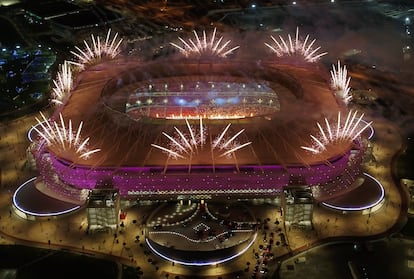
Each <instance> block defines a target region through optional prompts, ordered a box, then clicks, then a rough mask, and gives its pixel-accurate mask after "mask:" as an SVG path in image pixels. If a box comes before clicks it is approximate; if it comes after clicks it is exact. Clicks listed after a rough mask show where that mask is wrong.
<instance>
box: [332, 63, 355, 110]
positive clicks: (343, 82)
mask: <svg viewBox="0 0 414 279" xmlns="http://www.w3.org/2000/svg"><path fill="white" fill-rule="evenodd" d="M350 81H351V77H348V71H347V69H346V66H345V65H344V66H342V67H341V63H340V62H339V61H338V68H335V65H332V70H331V87H332V89H333V90H334V91H335V95H336V96H337V97H339V98H340V99H342V100H343V101H344V103H345V104H346V103H348V102H349V101H350V100H351V99H352V96H351V95H349V91H350V87H349V83H350Z"/></svg>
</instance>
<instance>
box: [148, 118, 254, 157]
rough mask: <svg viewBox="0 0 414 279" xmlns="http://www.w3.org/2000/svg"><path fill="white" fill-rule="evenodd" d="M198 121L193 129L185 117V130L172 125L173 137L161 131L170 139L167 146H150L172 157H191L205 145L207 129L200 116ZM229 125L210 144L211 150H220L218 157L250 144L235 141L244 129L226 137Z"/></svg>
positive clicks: (229, 154)
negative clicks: (174, 132)
mask: <svg viewBox="0 0 414 279" xmlns="http://www.w3.org/2000/svg"><path fill="white" fill-rule="evenodd" d="M199 121H200V125H199V129H198V131H197V130H196V129H195V127H192V126H191V125H190V124H189V122H188V120H187V119H185V122H186V126H187V132H183V131H181V130H180V129H178V128H177V127H174V129H175V131H176V135H175V137H174V136H171V135H169V134H167V133H165V132H162V134H163V135H164V136H165V137H166V138H168V139H169V141H170V143H169V145H168V147H163V146H160V145H158V144H151V146H152V147H155V148H157V149H160V150H161V151H163V152H165V153H167V154H168V156H170V157H172V158H174V159H177V158H182V159H188V158H191V157H193V156H194V155H195V154H196V153H197V152H198V150H201V149H202V148H203V146H204V145H205V139H206V131H207V129H206V128H205V127H204V126H203V122H202V118H200V120H199ZM230 125H231V124H228V125H227V126H226V128H224V130H223V131H222V132H221V133H220V134H219V136H218V137H217V138H216V139H214V140H213V142H212V144H211V150H212V151H213V150H214V149H217V150H220V151H221V152H222V153H221V154H220V155H219V157H222V156H231V154H233V153H234V152H235V151H237V150H239V149H241V148H243V147H246V146H248V145H250V144H251V142H246V143H243V144H240V143H238V142H237V141H236V139H237V138H238V136H239V135H240V134H241V133H243V132H244V129H242V130H240V131H239V132H237V133H236V134H235V135H233V136H232V137H230V138H227V137H226V134H227V131H228V130H229V128H230Z"/></svg>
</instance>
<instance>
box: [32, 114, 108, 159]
mask: <svg viewBox="0 0 414 279" xmlns="http://www.w3.org/2000/svg"><path fill="white" fill-rule="evenodd" d="M40 115H41V117H42V120H40V119H38V118H37V117H36V121H37V122H38V124H39V126H40V127H39V129H38V128H37V127H33V129H34V130H35V131H36V132H37V133H38V134H39V135H40V137H41V138H43V140H44V141H45V143H46V145H47V146H53V147H54V148H56V149H57V150H58V151H60V152H63V151H65V150H71V151H73V152H74V153H75V154H76V155H77V156H78V157H79V158H80V159H85V160H86V159H88V158H89V157H90V155H92V154H94V153H96V152H99V151H100V150H101V149H92V150H89V149H88V148H87V146H88V144H89V139H90V138H89V137H88V138H86V139H85V140H82V139H81V135H80V134H81V130H82V126H83V122H80V124H79V126H78V128H77V129H76V128H74V127H73V124H72V120H69V122H68V124H65V121H64V119H63V116H62V114H59V121H49V120H48V119H47V118H46V117H45V116H44V114H43V113H42V112H40ZM36 126H37V125H36Z"/></svg>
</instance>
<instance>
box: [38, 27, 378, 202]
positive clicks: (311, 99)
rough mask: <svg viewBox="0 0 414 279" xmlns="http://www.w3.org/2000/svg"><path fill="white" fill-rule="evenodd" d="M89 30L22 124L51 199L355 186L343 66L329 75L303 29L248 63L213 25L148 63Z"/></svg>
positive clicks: (353, 120) (356, 145)
mask: <svg viewBox="0 0 414 279" xmlns="http://www.w3.org/2000/svg"><path fill="white" fill-rule="evenodd" d="M91 38H92V43H91V45H89V44H88V43H87V42H86V41H85V45H86V48H85V49H84V50H82V49H80V48H76V49H77V52H75V51H73V52H72V53H73V54H74V56H75V57H76V61H66V62H65V63H64V64H63V65H62V66H61V71H60V72H59V73H58V77H57V79H56V80H55V81H54V84H55V88H54V91H53V92H52V100H51V102H52V103H53V104H54V106H55V112H54V114H53V115H52V116H51V117H50V119H48V118H47V117H45V116H44V115H43V114H42V115H41V117H40V116H39V117H38V123H39V124H38V125H37V126H36V127H34V129H33V130H32V131H31V133H32V134H33V135H32V137H33V138H34V142H33V143H32V145H31V147H30V153H31V154H32V155H33V160H34V162H35V165H36V167H37V169H38V171H39V174H40V175H39V177H38V178H37V180H36V181H37V183H38V185H41V186H39V187H38V188H41V189H42V190H43V191H45V192H47V193H49V194H50V195H52V196H53V197H55V198H57V199H60V200H62V201H68V202H72V203H75V204H84V203H85V201H86V199H87V197H88V193H89V191H90V190H92V189H95V188H102V187H104V188H105V187H106V188H108V187H109V188H115V189H118V190H119V193H120V195H121V197H122V198H125V199H137V198H139V199H149V200H151V199H152V200H154V199H155V200H160V199H161V200H180V199H207V200H208V199H215V198H216V199H220V198H227V197H229V196H232V197H235V198H237V197H244V198H254V197H259V196H260V197H274V196H275V195H277V194H278V193H280V192H281V191H282V190H283V189H284V187H287V186H295V185H307V186H309V187H311V188H312V193H313V196H314V198H315V199H316V200H317V201H327V200H329V199H333V198H336V197H339V196H341V195H343V194H345V193H347V192H349V191H351V190H352V189H354V188H355V187H358V186H359V185H360V183H355V182H356V180H357V178H358V177H359V176H360V175H361V173H362V172H361V167H360V166H361V163H362V160H363V157H364V153H365V150H366V147H367V137H368V133H367V128H368V127H369V126H370V123H367V122H366V121H364V120H363V114H361V113H358V112H356V111H352V110H349V109H348V108H347V105H346V104H347V102H348V101H349V99H350V95H349V78H348V77H347V72H346V67H345V66H341V65H340V64H339V62H338V67H337V68H336V67H335V65H334V66H333V70H332V71H331V76H329V73H327V72H326V71H325V70H324V69H323V67H321V65H320V64H319V62H318V60H319V59H320V57H322V56H323V55H324V54H326V53H322V52H319V49H320V47H318V48H315V47H314V46H313V45H314V42H315V40H312V41H311V40H310V39H309V35H307V36H306V38H304V39H302V37H301V36H300V34H299V31H298V29H297V30H296V34H295V36H291V35H288V37H287V38H286V39H284V38H283V37H282V36H279V38H278V39H276V38H274V37H272V36H271V38H269V40H268V42H264V44H263V48H262V49H260V48H259V49H258V50H260V51H261V52H262V53H259V54H257V53H255V57H254V59H253V58H249V55H242V54H240V53H242V51H243V47H239V46H236V47H231V46H230V44H231V43H230V40H229V41H226V42H224V41H225V39H223V37H220V38H219V36H218V35H217V33H216V30H215V29H214V31H213V32H212V34H211V35H206V32H203V33H202V34H200V35H199V34H197V32H195V31H194V38H191V39H188V40H187V41H186V40H185V39H182V38H181V37H179V38H178V40H177V42H171V47H172V48H175V49H177V50H178V52H180V53H174V54H172V55H170V56H167V57H163V58H160V59H157V60H149V61H147V60H145V59H143V58H142V57H140V58H134V57H130V56H122V54H121V53H120V50H119V49H120V46H121V44H122V40H120V39H118V37H117V34H116V35H115V36H114V37H112V38H111V34H110V32H108V34H107V36H106V38H100V37H94V36H93V35H92V36H91ZM269 41H270V43H269ZM244 51H245V52H246V53H249V52H250V51H249V50H248V49H246V50H244Z"/></svg>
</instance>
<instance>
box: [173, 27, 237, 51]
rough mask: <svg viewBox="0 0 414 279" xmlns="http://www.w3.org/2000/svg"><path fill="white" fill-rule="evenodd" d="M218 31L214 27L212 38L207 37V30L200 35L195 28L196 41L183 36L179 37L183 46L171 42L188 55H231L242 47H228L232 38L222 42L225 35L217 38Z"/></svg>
mask: <svg viewBox="0 0 414 279" xmlns="http://www.w3.org/2000/svg"><path fill="white" fill-rule="evenodd" d="M216 31H217V30H216V28H214V30H213V33H212V35H211V38H207V35H206V31H205V30H204V31H203V33H202V35H201V36H199V35H198V34H197V32H196V31H195V30H194V31H193V33H194V37H195V41H194V40H192V39H188V41H185V40H184V39H182V38H181V37H178V39H179V40H180V42H181V43H182V45H181V46H180V45H178V44H176V43H173V42H170V44H171V45H172V46H174V47H175V48H177V49H178V50H179V51H180V52H181V53H182V54H184V55H185V56H186V57H188V56H191V55H215V56H218V57H226V56H227V55H229V54H230V53H232V52H233V51H235V50H236V49H238V48H239V47H240V46H235V47H232V48H230V47H228V45H229V44H230V42H231V40H228V41H226V42H225V43H223V44H221V42H222V40H223V37H222V36H221V37H220V38H219V39H217V40H216ZM200 37H201V38H200Z"/></svg>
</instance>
